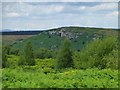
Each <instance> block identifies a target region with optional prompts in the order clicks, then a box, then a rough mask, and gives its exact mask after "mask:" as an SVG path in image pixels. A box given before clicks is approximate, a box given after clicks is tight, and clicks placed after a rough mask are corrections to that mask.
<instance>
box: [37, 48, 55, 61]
mask: <svg viewBox="0 0 120 90" xmlns="http://www.w3.org/2000/svg"><path fill="white" fill-rule="evenodd" d="M52 57H53V51H52V50H48V49H46V48H41V49H39V50H36V52H35V58H40V59H45V58H52Z"/></svg>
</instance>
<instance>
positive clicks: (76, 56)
mask: <svg viewBox="0 0 120 90" xmlns="http://www.w3.org/2000/svg"><path fill="white" fill-rule="evenodd" d="M117 50H118V41H117V38H115V37H106V38H104V39H102V40H101V39H96V40H93V41H91V42H90V43H88V44H86V45H85V46H84V48H83V49H82V50H81V51H80V52H78V51H75V50H72V48H71V41H70V40H69V39H67V38H66V39H65V40H64V41H63V42H62V45H61V47H60V48H59V50H58V51H52V50H48V49H44V48H41V49H40V50H36V52H34V51H33V46H32V44H31V43H30V42H28V43H26V45H25V47H24V48H23V50H21V51H20V52H19V56H20V58H19V60H18V65H19V66H22V65H29V66H33V65H35V58H41V59H44V58H54V59H55V68H56V69H61V68H69V67H72V68H76V69H88V68H94V67H97V68H100V69H104V68H113V69H117V68H118V56H117V55H118V54H117V53H118V52H117ZM8 54H10V50H9V47H3V48H2V66H3V68H4V67H5V66H6V62H7V55H8Z"/></svg>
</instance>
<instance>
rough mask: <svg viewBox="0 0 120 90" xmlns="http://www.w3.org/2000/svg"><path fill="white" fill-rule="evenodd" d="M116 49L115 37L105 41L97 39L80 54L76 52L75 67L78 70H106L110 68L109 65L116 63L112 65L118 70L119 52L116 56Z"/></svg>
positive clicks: (107, 38)
mask: <svg viewBox="0 0 120 90" xmlns="http://www.w3.org/2000/svg"><path fill="white" fill-rule="evenodd" d="M116 47H117V39H116V38H114V37H106V38H104V39H103V40H100V39H97V40H94V41H91V42H90V43H89V44H87V46H85V48H83V49H82V50H81V52H80V53H79V52H76V53H75V54H74V56H73V59H74V65H75V67H76V68H83V69H87V68H92V67H98V68H101V69H104V68H107V67H110V65H108V63H110V62H114V63H115V64H112V65H113V66H114V67H115V68H116V64H117V52H116V54H115V52H114V51H113V50H114V49H115V50H117V49H116ZM113 53H114V54H113ZM112 57H115V58H116V60H113V58H112ZM110 58H111V59H110ZM115 58H114V59H115Z"/></svg>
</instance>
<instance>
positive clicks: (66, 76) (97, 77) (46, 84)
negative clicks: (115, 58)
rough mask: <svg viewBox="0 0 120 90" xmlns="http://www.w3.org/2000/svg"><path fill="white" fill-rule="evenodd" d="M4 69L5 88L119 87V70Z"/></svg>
mask: <svg viewBox="0 0 120 90" xmlns="http://www.w3.org/2000/svg"><path fill="white" fill-rule="evenodd" d="M32 68H34V67H33V66H32V67H31V69H30V68H29V70H26V69H25V68H16V69H10V68H6V69H3V88H13V87H14V88H118V76H117V75H118V71H117V70H111V69H104V70H99V69H95V68H94V69H87V70H76V69H66V70H65V71H63V72H57V73H56V74H55V73H54V72H53V73H52V72H51V73H48V74H47V75H46V74H45V73H43V71H42V70H41V69H39V70H37V69H36V70H34V69H32Z"/></svg>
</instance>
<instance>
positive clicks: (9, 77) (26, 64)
mask: <svg viewBox="0 0 120 90" xmlns="http://www.w3.org/2000/svg"><path fill="white" fill-rule="evenodd" d="M9 49H10V48H9V47H3V53H4V54H3V62H2V64H3V69H2V71H3V78H2V80H3V88H118V52H117V50H118V40H117V38H116V37H105V38H104V39H96V40H93V41H91V42H90V43H88V44H86V46H84V48H83V49H81V51H74V50H73V49H72V48H71V42H70V40H69V39H65V40H64V42H63V43H62V46H61V47H60V48H59V50H58V51H56V52H51V51H50V50H47V49H45V50H44V49H40V50H42V51H40V52H37V54H36V53H35V52H34V50H33V48H32V44H31V43H30V42H28V43H26V45H25V47H24V48H23V49H22V50H21V52H20V53H19V54H18V55H17V54H14V55H12V54H11V53H10V50H9ZM39 55H40V57H39ZM36 56H37V57H36ZM48 56H50V57H48Z"/></svg>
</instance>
